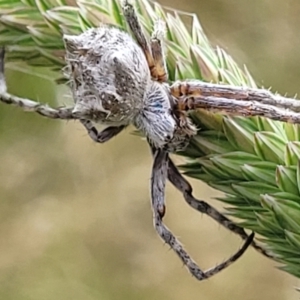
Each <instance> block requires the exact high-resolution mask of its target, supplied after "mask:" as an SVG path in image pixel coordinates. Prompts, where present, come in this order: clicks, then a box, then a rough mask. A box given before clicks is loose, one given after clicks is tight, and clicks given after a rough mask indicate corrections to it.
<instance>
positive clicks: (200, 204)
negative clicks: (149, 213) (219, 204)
mask: <svg viewBox="0 0 300 300" xmlns="http://www.w3.org/2000/svg"><path fill="white" fill-rule="evenodd" d="M168 166H169V168H168V179H169V180H170V182H171V183H172V184H173V185H174V186H175V187H176V188H177V189H178V190H179V191H180V192H181V193H182V194H183V196H184V199H185V201H186V202H187V203H188V204H189V205H190V206H191V207H193V208H194V209H196V210H197V211H199V212H201V213H204V214H206V215H208V216H209V217H211V218H212V219H214V220H215V221H217V222H218V223H219V224H220V225H222V226H224V227H225V228H226V229H228V230H230V231H232V232H233V233H235V234H237V235H239V236H240V237H241V238H242V239H243V240H247V239H248V238H249V236H248V234H247V233H246V232H245V230H244V229H243V228H242V227H240V226H238V225H236V224H235V223H233V222H232V221H231V220H229V219H228V218H226V217H225V216H224V215H222V214H221V213H220V212H218V211H217V210H216V209H215V208H213V207H212V206H210V205H209V204H208V203H206V202H205V201H202V200H198V199H196V198H195V197H194V196H193V193H192V192H193V189H192V186H191V185H190V184H189V182H188V181H187V180H186V179H185V178H184V177H183V176H182V174H181V173H180V172H179V171H178V169H177V168H176V166H175V164H174V163H173V161H172V160H171V159H170V158H169V165H168ZM251 245H252V247H253V248H255V249H256V250H257V251H258V252H259V253H261V254H263V255H264V256H267V257H269V258H274V257H273V255H272V254H271V253H269V252H268V251H267V250H265V249H263V248H262V247H261V246H259V245H258V244H257V243H256V242H255V241H252V243H251Z"/></svg>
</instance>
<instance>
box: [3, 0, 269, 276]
mask: <svg viewBox="0 0 300 300" xmlns="http://www.w3.org/2000/svg"><path fill="white" fill-rule="evenodd" d="M122 10H123V15H124V17H125V20H126V22H127V24H128V25H129V28H130V30H131V32H132V33H133V36H134V38H135V40H134V39H133V38H132V37H131V36H130V35H129V34H128V33H125V32H124V31H121V30H120V29H118V28H115V27H112V26H106V25H103V26H101V27H99V28H92V29H89V30H87V31H86V32H84V33H82V34H80V35H78V36H71V35H64V37H63V39H64V42H65V47H66V62H67V67H66V69H65V73H66V75H67V76H68V78H69V80H70V87H71V90H72V93H73V97H74V101H75V106H74V107H72V108H59V109H52V108H49V107H48V106H45V105H41V104H39V103H36V102H33V101H31V100H26V99H21V98H17V97H14V98H13V99H12V98H11V97H9V94H6V93H5V91H3V93H2V94H3V95H2V97H1V101H3V102H5V103H8V104H15V105H18V106H21V107H23V108H24V109H26V110H32V111H35V112H38V113H39V114H41V115H44V116H46V117H50V118H59V119H79V120H80V122H81V123H82V124H83V126H84V127H85V128H86V130H87V132H88V134H89V136H90V137H91V139H92V140H93V141H95V142H97V143H104V142H107V141H108V140H110V139H111V138H113V137H115V136H116V135H118V134H119V133H120V132H121V131H122V130H123V129H124V128H126V127H127V126H128V125H130V124H133V125H134V126H135V127H136V128H137V129H138V130H140V131H141V132H142V133H143V134H144V135H145V136H146V138H147V141H148V143H149V145H150V148H151V151H152V155H153V159H154V162H153V166H152V174H151V205H152V210H153V219H154V227H155V229H156V231H157V233H158V234H159V236H160V237H161V238H162V239H163V240H164V241H165V243H167V244H168V245H169V246H170V247H171V249H172V250H174V251H175V252H176V254H177V255H178V256H179V258H180V259H181V260H182V262H183V263H184V265H185V266H186V267H187V268H188V270H189V271H190V273H191V274H192V275H193V276H194V277H195V278H197V279H198V280H203V279H207V278H209V277H211V276H213V275H215V274H217V273H218V272H220V271H221V270H223V269H225V268H226V267H228V266H229V265H230V264H232V263H233V262H234V261H236V260H237V259H238V258H240V257H241V256H242V255H243V253H244V252H245V251H246V249H247V248H248V247H249V246H250V245H252V246H253V247H254V248H255V249H256V250H258V251H259V252H261V253H262V254H264V255H266V256H270V254H269V253H268V252H266V251H265V250H264V249H263V248H261V247H260V246H259V245H257V244H256V243H255V241H254V240H253V239H254V233H251V234H250V235H248V234H247V233H246V232H245V231H244V229H243V228H241V227H239V226H238V225H236V224H234V223H233V222H232V221H231V220H229V219H228V218H227V217H225V216H224V215H222V214H221V213H219V212H218V211H217V210H216V209H214V208H213V207H212V206H210V205H209V204H208V203H206V202H205V201H202V200H198V199H196V198H195V197H194V196H193V193H192V187H191V185H190V184H189V183H188V181H187V180H186V179H185V178H184V177H183V176H182V175H181V173H180V172H179V171H178V169H177V168H176V166H175V164H174V163H173V161H172V160H171V158H170V157H169V154H170V153H173V152H177V151H179V150H184V149H185V147H186V146H187V145H188V143H189V141H190V140H191V138H192V137H193V136H194V135H195V134H196V133H197V130H196V127H195V126H194V125H193V123H192V121H191V120H190V119H189V117H188V114H187V112H186V111H188V110H190V109H191V107H190V105H189V103H188V101H186V99H188V97H193V96H197V95H199V94H200V93H201V90H200V89H199V87H198V85H197V84H198V83H197V81H196V80H195V81H186V82H175V83H173V84H172V85H169V84H168V72H167V68H166V63H165V55H164V51H163V40H164V33H165V30H166V29H165V23H164V22H163V21H162V20H157V21H156V22H155V24H154V30H153V33H152V36H151V38H150V41H148V40H147V39H146V37H145V35H144V33H143V31H142V27H141V25H140V23H139V20H138V17H137V15H136V12H135V9H134V7H133V5H132V4H131V3H130V2H128V1H127V0H124V1H123V2H122ZM3 55H4V51H3V52H2V56H3ZM1 61H2V64H1V68H3V57H2V60H1ZM2 71H3V70H2ZM2 73H3V72H2ZM0 86H1V85H0ZM94 122H95V123H101V124H105V125H107V126H108V127H107V128H106V129H104V130H103V131H101V132H99V131H98V130H97V129H96V127H95V126H94ZM167 179H168V180H169V181H170V182H171V183H172V184H173V185H174V186H175V187H176V188H177V189H178V190H179V191H180V192H181V193H182V195H183V197H184V199H185V201H186V202H187V203H188V204H189V205H190V206H191V207H193V208H194V209H196V210H197V211H199V212H201V213H205V214H207V215H208V216H210V217H211V218H213V219H214V220H215V221H216V222H218V223H219V224H221V225H222V226H224V227H225V228H227V229H228V230H230V231H232V232H233V233H235V234H237V235H239V236H240V237H241V238H242V239H243V240H245V241H244V244H243V246H242V247H241V248H240V249H239V250H238V251H237V252H236V253H235V254H234V255H232V256H231V257H229V259H227V260H226V261H224V262H223V263H221V264H219V265H217V266H215V267H213V268H211V269H208V270H206V271H203V270H202V269H201V268H200V267H198V265H197V264H196V263H195V262H194V260H193V259H192V258H191V257H190V256H189V254H188V253H187V252H186V250H185V249H184V248H183V246H182V245H181V244H180V242H179V241H178V239H177V238H176V237H175V236H174V234H173V233H172V232H171V231H170V230H169V229H168V228H167V227H166V226H165V225H164V223H163V218H164V215H165V212H166V206H165V184H166V181H167Z"/></svg>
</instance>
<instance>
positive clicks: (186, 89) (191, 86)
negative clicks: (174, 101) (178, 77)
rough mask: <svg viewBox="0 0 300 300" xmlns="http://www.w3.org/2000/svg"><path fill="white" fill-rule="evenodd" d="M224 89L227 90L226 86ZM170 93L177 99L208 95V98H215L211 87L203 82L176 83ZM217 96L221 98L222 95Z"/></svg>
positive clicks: (171, 87)
mask: <svg viewBox="0 0 300 300" xmlns="http://www.w3.org/2000/svg"><path fill="white" fill-rule="evenodd" d="M206 87H207V89H206ZM223 87H224V89H226V85H224V86H223ZM170 92H171V94H172V95H173V96H174V97H176V98H179V97H196V96H205V94H206V93H209V95H208V96H213V94H212V92H213V89H211V85H210V84H209V83H208V84H207V83H204V82H203V81H201V80H188V81H176V82H174V83H173V84H172V85H171V86H170ZM203 92H204V94H203ZM227 94H228V93H227ZM216 96H219V97H220V95H216Z"/></svg>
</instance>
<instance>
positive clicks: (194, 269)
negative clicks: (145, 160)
mask: <svg viewBox="0 0 300 300" xmlns="http://www.w3.org/2000/svg"><path fill="white" fill-rule="evenodd" d="M168 163H169V156H168V153H167V152H166V151H164V150H161V149H155V150H154V163H153V168H152V176H151V200H152V201H151V203H152V209H153V215H154V226H155V229H156V231H157V233H158V234H159V235H160V237H161V238H162V239H163V240H164V241H165V242H166V243H167V244H168V245H170V247H171V248H172V250H174V251H175V252H176V254H177V255H178V256H179V258H180V259H181V260H182V262H183V263H184V265H185V266H186V267H187V268H188V270H189V271H190V273H191V274H192V275H193V276H194V277H196V278H197V279H198V280H203V279H207V278H209V277H211V276H213V275H215V274H217V273H219V272H220V271H221V270H223V269H225V268H227V267H228V266H229V265H231V264H232V263H233V262H234V261H236V260H237V259H238V258H239V257H241V256H242V255H243V253H244V252H245V251H246V249H247V248H248V247H249V245H250V244H251V243H252V241H253V238H254V233H252V234H251V235H250V236H249V237H247V239H246V241H245V243H244V245H243V246H242V248H241V249H240V250H238V251H237V252H236V253H235V254H234V255H233V256H231V257H230V258H229V259H228V260H226V261H225V262H223V263H221V264H219V265H217V266H216V267H214V268H211V269H209V270H207V271H202V270H201V269H200V268H199V267H198V265H197V264H196V263H195V262H194V261H193V259H192V258H191V257H190V256H189V254H188V253H187V252H186V251H185V249H184V248H183V247H182V245H181V244H180V242H179V241H178V240H177V239H176V237H175V236H174V235H173V233H172V232H171V231H170V230H169V229H168V228H167V227H166V226H165V225H164V224H163V221H162V219H163V216H164V214H165V204H164V202H165V184H166V180H167V176H168Z"/></svg>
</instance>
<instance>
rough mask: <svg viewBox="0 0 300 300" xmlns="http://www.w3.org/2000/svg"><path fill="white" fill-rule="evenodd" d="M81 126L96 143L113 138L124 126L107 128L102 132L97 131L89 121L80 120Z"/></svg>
mask: <svg viewBox="0 0 300 300" xmlns="http://www.w3.org/2000/svg"><path fill="white" fill-rule="evenodd" d="M80 122H81V124H82V125H83V126H84V127H85V128H86V130H87V132H88V134H89V136H90V138H91V139H92V140H93V141H94V142H96V143H105V142H107V141H108V140H110V139H111V138H113V137H114V136H116V135H118V134H119V133H120V132H121V131H122V130H123V129H124V128H125V127H126V126H119V127H113V126H110V127H107V128H105V129H104V130H102V131H100V132H99V131H98V130H97V128H96V127H95V126H94V124H93V123H92V121H90V120H80Z"/></svg>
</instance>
